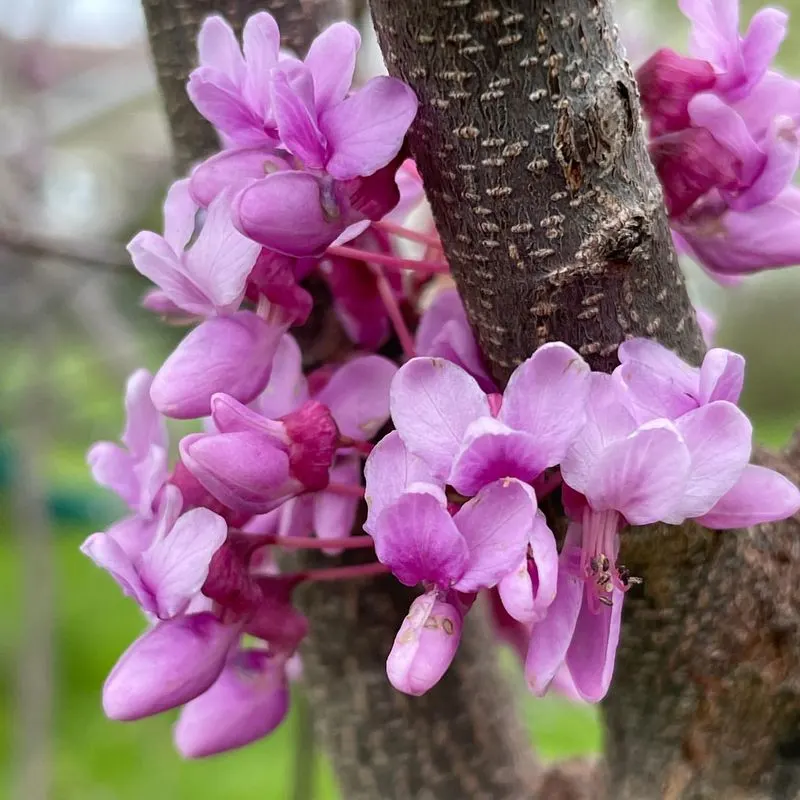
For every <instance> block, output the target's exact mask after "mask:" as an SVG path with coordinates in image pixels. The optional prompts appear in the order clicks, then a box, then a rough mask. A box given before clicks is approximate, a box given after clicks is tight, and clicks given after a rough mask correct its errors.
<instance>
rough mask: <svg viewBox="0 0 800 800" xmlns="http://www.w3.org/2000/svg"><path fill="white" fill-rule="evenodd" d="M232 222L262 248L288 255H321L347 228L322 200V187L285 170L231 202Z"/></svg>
mask: <svg viewBox="0 0 800 800" xmlns="http://www.w3.org/2000/svg"><path fill="white" fill-rule="evenodd" d="M233 221H234V225H236V227H237V228H238V229H239V230H240V231H241V232H242V233H243V234H244V235H245V236H247V237H249V238H250V239H253V240H254V241H256V242H258V243H259V244H262V245H264V247H269V248H270V249H271V250H277V251H278V252H279V253H284V254H285V255H289V256H298V257H301V256H320V255H322V254H323V253H324V252H325V249H326V248H327V247H328V246H329V245H330V244H331V242H333V240H334V239H335V238H336V237H337V236H338V235H339V234H340V233H341V232H342V231H343V230H344V229H345V228H346V227H347V224H346V221H345V220H343V219H342V217H341V215H340V212H339V211H338V209H329V208H327V207H326V206H325V205H324V203H323V196H322V187H321V185H320V182H319V181H318V180H317V178H315V177H314V176H313V175H310V174H309V173H307V172H296V171H292V170H286V171H283V172H277V173H274V174H272V175H267V176H266V177H265V178H262V179H261V180H258V181H253V182H252V183H250V185H249V186H247V187H245V188H244V189H242V191H241V192H239V194H238V195H237V196H236V197H235V198H234V201H233Z"/></svg>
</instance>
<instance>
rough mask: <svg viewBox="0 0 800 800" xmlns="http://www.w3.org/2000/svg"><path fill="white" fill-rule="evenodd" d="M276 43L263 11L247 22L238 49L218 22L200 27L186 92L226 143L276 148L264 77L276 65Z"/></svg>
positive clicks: (274, 30) (274, 26)
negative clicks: (196, 61)
mask: <svg viewBox="0 0 800 800" xmlns="http://www.w3.org/2000/svg"><path fill="white" fill-rule="evenodd" d="M280 40H281V37H280V31H279V30H278V26H277V24H276V23H275V20H274V19H273V18H272V16H271V15H270V14H267V13H266V12H261V13H259V14H254V15H253V16H252V17H250V19H248V20H247V23H246V24H245V26H244V31H243V33H242V42H243V48H242V49H240V48H239V43H238V42H237V41H236V36H235V35H234V33H233V30H232V29H231V27H230V25H228V23H227V22H225V20H224V19H222V17H218V16H211V17H208V18H207V19H206V21H205V22H204V23H203V26H202V27H201V29H200V33H199V35H198V39H197V49H198V56H199V61H200V66H199V67H198V68H197V69H195V70H194V71H193V72H192V74H191V75H190V76H189V83H188V85H187V87H186V90H187V93H188V94H189V97H190V99H191V101H192V102H193V103H194V105H195V107H196V108H197V110H198V111H199V112H200V113H201V114H202V115H203V116H204V117H205V118H206V119H207V120H208V121H209V122H210V123H211V124H212V125H214V127H215V128H216V129H217V130H218V131H219V132H220V134H221V135H222V137H223V139H224V140H225V141H226V143H228V144H238V145H248V146H250V145H262V144H266V145H269V146H271V147H272V146H275V145H277V144H278V135H277V130H276V126H275V119H274V116H273V114H272V108H271V100H270V94H269V75H270V71H271V70H272V69H273V68H274V67H275V66H277V64H278V59H279V49H280Z"/></svg>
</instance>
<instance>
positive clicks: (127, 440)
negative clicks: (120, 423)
mask: <svg viewBox="0 0 800 800" xmlns="http://www.w3.org/2000/svg"><path fill="white" fill-rule="evenodd" d="M152 385H153V375H152V374H151V373H150V372H149V371H148V370H146V369H137V370H136V372H134V373H132V374H131V376H130V377H129V378H128V380H127V382H126V383H125V430H124V431H123V433H122V441H123V443H124V444H125V446H126V447H127V448H128V451H129V452H130V454H131V455H132V456H133V457H134V458H135V459H137V460H141V459H143V458H146V457H147V456H148V454H149V453H150V448H151V447H152V446H153V445H156V446H157V447H161V448H162V449H165V448H166V447H167V426H166V424H165V422H164V417H162V416H161V414H159V413H158V411H157V410H156V408H155V406H154V405H153V401H152V400H151V399H150V387H151V386H152Z"/></svg>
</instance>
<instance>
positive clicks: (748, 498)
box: [697, 464, 800, 530]
mask: <svg viewBox="0 0 800 800" xmlns="http://www.w3.org/2000/svg"><path fill="white" fill-rule="evenodd" d="M798 510H800V490H798V488H797V487H796V486H795V485H794V484H793V483H792V482H791V481H790V480H788V479H787V478H785V477H784V476H783V475H781V474H780V473H778V472H775V471H773V470H771V469H767V468H766V467H759V466H756V465H755V464H748V465H747V466H746V467H745V468H744V471H743V472H742V474H741V476H740V477H739V480H738V481H737V482H736V484H735V485H734V487H733V488H732V489H731V490H730V491H728V492H727V493H726V494H724V495H723V496H722V497H721V498H720V499H719V500H718V501H717V502H716V504H715V505H714V507H713V508H712V509H711V510H710V511H709V512H708V513H707V514H704V515H703V516H700V517H698V518H697V521H698V522H699V523H700V524H701V525H704V526H705V527H706V528H712V529H716V530H726V529H730V528H747V527H749V526H751V525H759V524H761V523H762V522H776V521H777V520H781V519H787V518H788V517H791V516H792V515H793V514H796V513H797V512H798Z"/></svg>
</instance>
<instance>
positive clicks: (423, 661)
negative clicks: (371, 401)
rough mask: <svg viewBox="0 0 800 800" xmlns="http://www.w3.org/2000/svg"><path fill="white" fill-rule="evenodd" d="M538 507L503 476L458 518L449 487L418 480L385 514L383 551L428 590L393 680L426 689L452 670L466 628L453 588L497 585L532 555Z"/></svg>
mask: <svg viewBox="0 0 800 800" xmlns="http://www.w3.org/2000/svg"><path fill="white" fill-rule="evenodd" d="M535 512H536V497H535V495H534V493H533V490H532V489H531V488H530V487H529V486H526V485H525V484H523V483H521V482H520V481H517V480H514V479H512V478H509V479H506V480H503V481H497V482H495V483H492V484H490V485H488V486H486V487H484V488H483V489H481V491H480V493H479V494H478V495H477V496H476V497H475V498H473V499H472V500H470V501H468V502H467V503H466V504H465V505H464V506H462V507H461V508H460V509H459V510H458V511H457V512H456V514H455V515H454V516H451V515H450V512H449V511H448V509H447V502H446V499H445V496H444V493H443V492H441V490H440V489H438V488H437V487H436V486H433V485H431V484H422V483H417V484H414V485H413V486H412V487H411V488H410V490H409V491H407V492H405V493H403V494H401V495H400V497H399V498H398V499H397V500H395V501H394V502H392V503H390V504H389V505H387V506H385V507H384V508H383V510H382V511H381V512H380V515H379V517H378V519H377V521H376V524H375V526H374V529H373V533H372V535H373V538H374V539H375V553H376V555H377V557H378V559H379V560H380V561H381V562H382V563H384V564H386V565H387V566H389V567H390V569H391V570H392V572H393V573H394V574H395V576H396V577H397V579H398V580H400V581H401V582H402V583H405V584H406V585H408V586H414V585H416V584H417V583H424V585H425V586H426V587H427V592H426V594H425V595H423V596H422V597H420V598H418V599H417V600H416V601H415V602H414V604H413V605H412V608H411V611H410V613H409V616H408V617H407V618H406V620H405V621H404V623H403V626H402V627H401V629H400V632H399V633H398V636H397V639H396V640H395V644H394V647H393V648H392V652H391V654H390V656H389V660H388V662H387V672H388V675H389V679H390V681H391V682H392V684H393V685H394V686H395V687H396V688H398V689H400V690H401V691H404V692H408V693H410V694H422V693H424V692H425V691H427V690H428V689H429V688H430V687H431V686H433V685H434V684H435V683H436V682H437V681H438V680H439V678H440V677H441V676H442V674H444V672H445V670H446V669H447V667H448V666H449V664H450V662H451V661H452V658H453V656H454V655H455V651H456V649H457V646H458V639H459V636H460V633H461V619H462V614H461V612H460V610H459V609H457V608H456V607H455V606H454V605H453V604H452V602H451V601H450V600H448V597H449V595H450V594H451V593H452V592H463V593H467V594H470V593H474V592H477V591H478V590H479V589H483V588H490V587H493V586H496V585H497V583H498V582H499V581H500V580H501V579H502V578H504V577H505V576H506V575H508V574H509V573H510V572H511V571H512V570H514V569H515V568H516V567H518V566H519V564H520V563H521V562H522V561H523V559H524V558H525V552H526V548H527V545H528V542H529V540H530V535H531V529H532V527H533V520H534V515H535Z"/></svg>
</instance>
